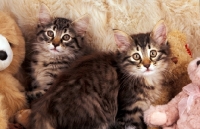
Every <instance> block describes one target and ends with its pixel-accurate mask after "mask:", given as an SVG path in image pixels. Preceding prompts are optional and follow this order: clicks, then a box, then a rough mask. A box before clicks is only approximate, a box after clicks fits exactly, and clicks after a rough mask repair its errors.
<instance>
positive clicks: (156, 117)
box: [144, 106, 167, 126]
mask: <svg viewBox="0 0 200 129" xmlns="http://www.w3.org/2000/svg"><path fill="white" fill-rule="evenodd" d="M144 121H145V122H146V123H147V124H148V125H149V126H162V125H165V124H166V122H167V115H166V113H165V112H162V111H159V108H158V106H156V107H154V106H150V108H149V109H148V110H146V111H145V112H144Z"/></svg>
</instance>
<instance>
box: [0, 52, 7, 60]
mask: <svg viewBox="0 0 200 129" xmlns="http://www.w3.org/2000/svg"><path fill="white" fill-rule="evenodd" d="M7 57H8V55H7V53H6V52H5V51H2V50H1V51H0V60H6V59H7Z"/></svg>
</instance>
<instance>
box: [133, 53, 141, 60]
mask: <svg viewBox="0 0 200 129" xmlns="http://www.w3.org/2000/svg"><path fill="white" fill-rule="evenodd" d="M132 57H133V59H134V60H139V59H140V55H139V54H138V53H135V54H133V55H132Z"/></svg>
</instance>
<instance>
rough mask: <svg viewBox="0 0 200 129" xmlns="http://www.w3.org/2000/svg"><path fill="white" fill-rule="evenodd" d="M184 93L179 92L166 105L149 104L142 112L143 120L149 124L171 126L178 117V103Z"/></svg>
mask: <svg viewBox="0 0 200 129" xmlns="http://www.w3.org/2000/svg"><path fill="white" fill-rule="evenodd" d="M184 95H185V93H183V92H181V93H179V94H178V95H177V96H176V97H175V98H173V99H172V100H171V101H170V102H169V103H168V104H166V105H157V106H150V108H149V109H148V110H146V111H145V112H144V121H145V122H146V124H148V125H149V126H162V127H166V126H171V125H173V124H174V123H176V121H177V120H178V118H179V111H178V103H179V101H180V99H181V98H182V97H183V96H184Z"/></svg>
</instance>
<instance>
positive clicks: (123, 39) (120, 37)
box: [113, 30, 133, 52]
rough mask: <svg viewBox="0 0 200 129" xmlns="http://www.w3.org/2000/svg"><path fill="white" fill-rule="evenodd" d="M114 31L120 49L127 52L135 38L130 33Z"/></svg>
mask: <svg viewBox="0 0 200 129" xmlns="http://www.w3.org/2000/svg"><path fill="white" fill-rule="evenodd" d="M113 31H114V37H115V42H116V44H117V48H118V50H119V51H120V52H126V51H127V50H128V48H129V47H130V44H131V42H132V40H133V39H132V38H131V36H130V35H128V34H126V33H125V32H123V31H120V30H113Z"/></svg>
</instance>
